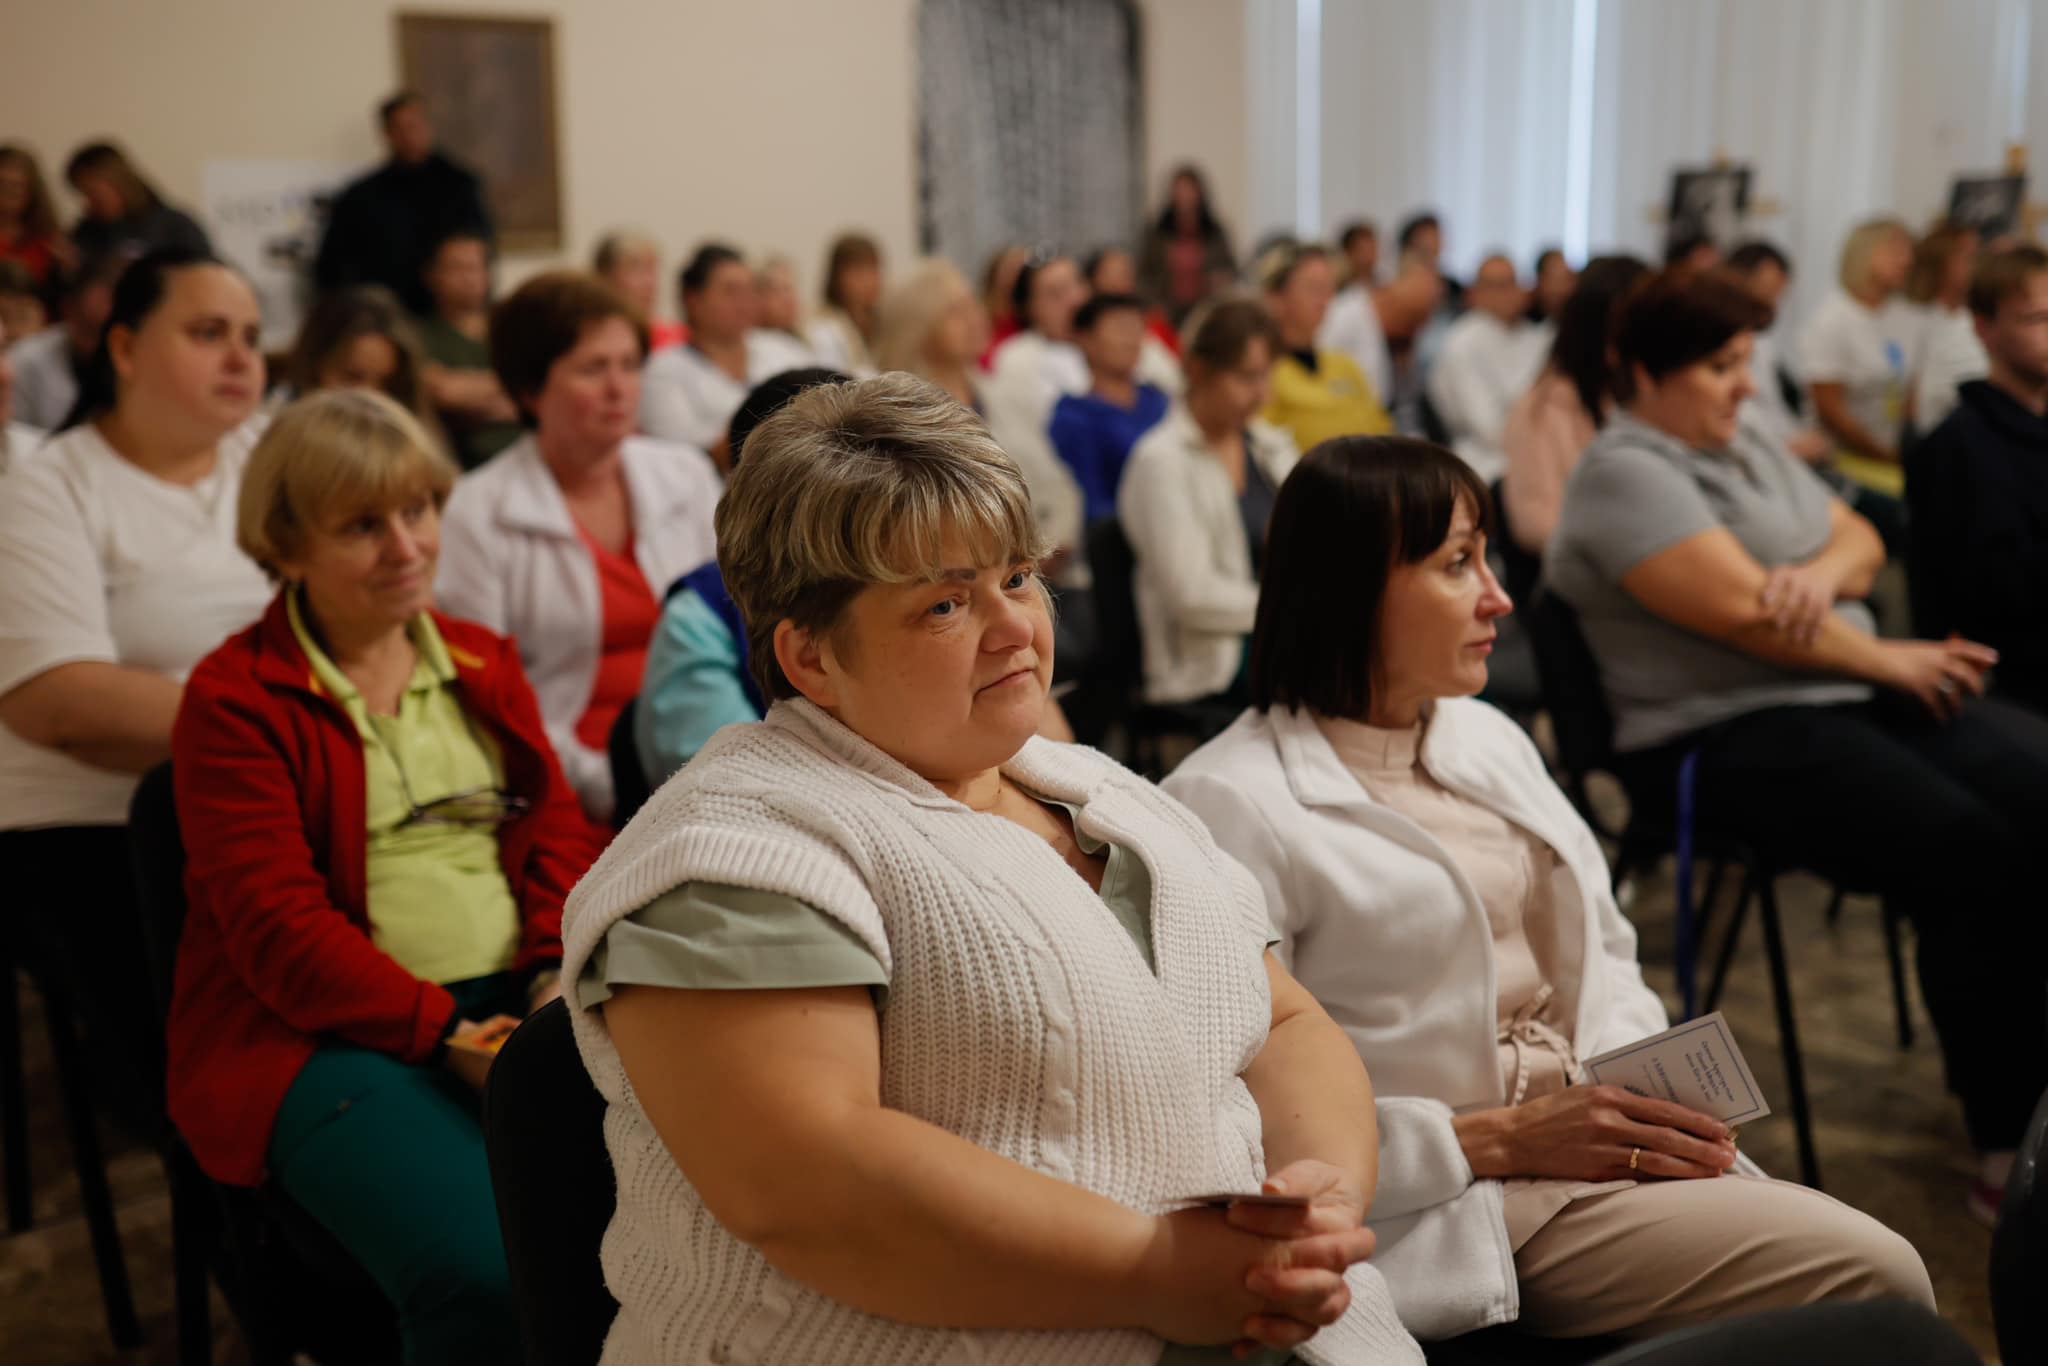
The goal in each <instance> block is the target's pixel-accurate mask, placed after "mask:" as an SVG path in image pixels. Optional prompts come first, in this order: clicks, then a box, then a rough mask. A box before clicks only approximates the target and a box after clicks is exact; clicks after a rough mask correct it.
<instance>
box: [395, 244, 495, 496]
mask: <svg viewBox="0 0 2048 1366" xmlns="http://www.w3.org/2000/svg"><path fill="white" fill-rule="evenodd" d="M426 285H427V297H428V299H429V300H430V301H431V302H430V304H429V307H428V311H427V312H426V313H425V314H424V315H423V316H422V317H421V319H420V344H421V346H422V348H423V349H424V350H425V352H426V358H427V366H426V372H425V378H426V383H427V390H428V392H429V393H430V394H431V395H432V396H433V402H434V407H435V409H436V411H437V412H438V413H439V414H440V418H441V422H442V424H443V425H444V426H446V427H447V429H448V434H449V436H450V437H451V438H452V440H453V442H454V454H455V459H456V462H457V463H458V464H460V465H461V466H462V468H464V469H465V470H473V469H475V468H477V467H478V466H479V465H482V464H483V463H484V462H485V461H486V460H489V459H490V458H491V457H492V456H494V455H496V454H497V453H498V452H499V451H502V450H504V449H505V448H506V447H507V446H509V445H511V444H512V443H513V442H515V441H517V440H518V439H519V408H518V405H517V404H515V403H514V402H513V401H512V398H511V396H510V395H509V394H507V393H506V392H505V387H504V386H503V385H502V384H500V383H498V377H497V376H496V375H495V374H493V373H492V372H491V244H490V240H489V239H488V238H486V237H485V236H484V235H483V232H482V230H480V229H477V228H462V229H458V230H457V231H455V232H453V233H451V234H449V235H448V236H447V237H445V238H443V239H442V240H441V241H440V242H438V243H436V244H435V246H434V248H433V249H432V251H430V252H429V253H428V255H427V266H426Z"/></svg>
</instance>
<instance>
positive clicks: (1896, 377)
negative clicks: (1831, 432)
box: [1799, 289, 1910, 446]
mask: <svg viewBox="0 0 2048 1366" xmlns="http://www.w3.org/2000/svg"><path fill="white" fill-rule="evenodd" d="M1907 366H1908V358H1907V355H1906V348H1905V344H1904V343H1903V342H1901V341H1900V340H1898V339H1897V338H1895V337H1887V336H1886V335H1885V329H1884V326H1883V323H1882V322H1881V320H1880V318H1879V315H1878V313H1877V312H1876V310H1874V309H1869V308H1865V307H1864V306H1863V305H1862V304H1860V303H1858V302H1857V301H1856V300H1854V299H1852V298H1850V297H1849V295H1848V293H1847V292H1846V291H1843V290H1840V289H1837V290H1835V291H1834V292H1833V293H1831V294H1829V295H1828V297H1827V298H1825V299H1823V300H1821V304H1820V307H1819V308H1816V309H1815V310H1814V311H1813V316H1812V317H1811V318H1808V319H1807V320H1806V326H1805V328H1803V329H1802V330H1801V331H1800V333H1799V372H1800V374H1801V375H1802V376H1803V377H1804V378H1805V380H1806V382H1807V383H1808V384H1839V385H1841V386H1843V388H1844V390H1845V391H1846V393H1847V395H1848V403H1849V415H1850V416H1851V417H1854V418H1855V419H1856V420H1857V421H1858V422H1860V423H1862V424H1863V426H1864V428H1865V429H1866V430H1867V431H1869V433H1870V434H1871V435H1872V436H1874V437H1876V438H1877V439H1878V440H1879V441H1882V442H1884V443H1885V444H1886V445H1891V446H1896V445H1897V444H1898V440H1899V427H1900V424H1901V423H1902V422H1903V421H1904V419H1905V413H1906V378H1907V375H1908V374H1909V373H1910V371H1909V370H1908V368H1907Z"/></svg>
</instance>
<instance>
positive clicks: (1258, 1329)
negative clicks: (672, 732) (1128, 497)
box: [564, 374, 1421, 1366]
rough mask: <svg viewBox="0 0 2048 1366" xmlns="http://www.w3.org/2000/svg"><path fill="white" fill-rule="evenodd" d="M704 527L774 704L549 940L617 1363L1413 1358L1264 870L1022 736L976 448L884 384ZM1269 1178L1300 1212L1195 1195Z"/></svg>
mask: <svg viewBox="0 0 2048 1366" xmlns="http://www.w3.org/2000/svg"><path fill="white" fill-rule="evenodd" d="M718 539H719V545H720V547H721V554H720V567H721V569H722V570H723V571H724V575H725V581H726V584H727V586H728V588H729V590H730V591H731V593H732V596H733V598H734V600H735V602H736V603H737V604H738V606H739V607H740V610H741V612H742V614H743V616H744V617H745V619H746V621H747V622H748V623H749V631H750V640H749V645H750V652H751V656H752V663H753V668H754V672H755V675H756V678H757V680H758V681H759V683H760V685H761V689H762V691H763V693H764V694H766V695H767V697H768V698H769V699H770V700H771V703H772V705H771V707H770V709H769V712H768V715H767V717H766V719H765V720H763V721H761V722H760V723H758V724H752V725H740V726H731V727H727V728H726V729H725V730H722V731H720V732H719V733H718V735H717V736H715V737H714V738H713V739H712V740H711V742H710V743H709V744H708V745H706V746H705V747H704V749H703V750H701V751H700V752H699V753H698V755H697V757H696V758H695V759H694V760H693V761H692V762H691V763H690V765H689V766H688V767H687V768H686V769H684V770H683V772H682V773H681V774H680V775H679V776H678V777H676V778H675V779H673V780H671V781H670V782H669V783H668V784H667V785H666V786H664V787H663V788H662V789H661V790H660V791H659V792H658V793H656V794H655V796H654V797H653V799H652V800H651V801H650V802H649V803H648V804H647V806H646V807H645V808H643V810H642V811H641V813H640V815H639V816H638V817H637V818H636V819H635V820H634V821H633V822H632V823H631V824H630V825H629V826H628V827H627V829H626V830H625V831H624V833H622V834H621V835H620V836H619V838H618V840H617V841H616V842H615V843H614V844H613V845H612V846H611V848H610V849H609V851H608V852H607V853H606V854H605V856H604V857H603V858H602V859H601V860H600V861H599V862H598V864H597V866H596V867H595V868H594V869H593V870H592V871H591V873H590V874H589V876H588V877H587V878H585V880H584V881H583V883H582V884H581V885H580V886H579V887H578V888H577V890H576V892H575V894H574V896H573V897H572V899H571V902H570V905H569V907H568V908H567V912H566V917H565V925H564V936H565V940H566V957H565V962H564V972H565V977H566V980H568V981H569V982H570V983H571V984H572V1002H573V1004H574V1005H575V1006H576V1007H577V1008H576V1011H575V1016H574V1018H575V1022H576V1034H577V1040H578V1043H579V1044H580V1046H581V1048H582V1051H583V1057H584V1060H585V1062H586V1064H587V1065H588V1067H589V1069H590V1072H591V1075H592V1077H593V1078H594V1079H595V1081H596V1083H597V1086H598V1089H599V1090H600V1091H601V1092H602V1093H603V1094H604V1096H605V1098H606V1100H607V1101H608V1102H609V1105H610V1114H609V1116H608V1118H607V1121H606V1125H605V1133H606V1139H607V1142H608V1145H609V1147H610V1150H611V1156H612V1162H613V1166H614V1168H615V1170H616V1173H617V1176H618V1183H619V1204H618V1211H617V1214H616V1215H615V1216H614V1218H613V1221H612V1225H611V1229H610V1232H609V1234H608V1235H607V1237H606V1239H605V1244H604V1262H605V1272H606V1278H607V1281H608V1282H609V1284H610V1286H611V1289H612V1292H613V1294H614V1295H616V1296H617V1297H618V1299H619V1302H620V1312H619V1316H618V1319H617V1321H616V1323H615V1324H614V1326H613V1328H612V1331H611V1336H610V1339H609V1341H608V1343H607V1346H606V1351H605V1357H604V1360H605V1361H606V1362H608V1363H623V1362H632V1363H641V1362H646V1363H682V1362H690V1363H695V1362H706V1361H731V1362H791V1363H795V1362H802V1363H806V1366H835V1364H836V1363H844V1364H845V1366H853V1364H854V1363H860V1364H861V1366H866V1363H873V1362H889V1363H907V1364H912V1366H914V1364H916V1363H931V1364H932V1366H938V1364H939V1363H954V1362H962V1361H968V1360H973V1361H977V1362H985V1363H990V1366H1035V1364H1036V1363H1046V1366H1052V1363H1101V1364H1102V1366H1149V1364H1150V1363H1154V1362H1160V1361H1172V1362H1194V1361H1204V1362H1206V1361H1228V1360H1230V1359H1231V1354H1232V1349H1233V1347H1234V1346H1239V1345H1242V1346H1243V1347H1244V1349H1245V1350H1246V1351H1248V1352H1250V1353H1252V1354H1253V1356H1254V1357H1255V1358H1256V1359H1259V1360H1277V1359H1279V1358H1280V1357H1284V1356H1285V1355H1286V1354H1287V1353H1288V1352H1289V1351H1293V1352H1295V1353H1297V1354H1298V1355H1299V1357H1300V1358H1301V1359H1303V1360H1306V1361H1311V1362H1318V1363H1366V1362H1372V1363H1382V1362H1388V1363H1401V1362H1410V1363H1414V1362H1420V1361H1421V1354H1420V1350H1419V1349H1418V1348H1417V1347H1416V1345H1415V1343H1414V1342H1413V1340H1412V1339H1411V1338H1409V1337H1408V1335H1407V1334H1406V1333H1405V1332H1404V1331H1403V1330H1402V1328H1401V1326H1400V1324H1399V1322H1398V1320H1397V1319H1396V1317H1395V1315H1394V1312H1393V1308H1392V1304H1391V1301H1390V1299H1389V1297H1388V1295H1387V1291H1386V1286H1385V1283H1384V1282H1383V1281H1382V1280H1381V1279H1380V1276H1379V1274H1378V1272H1377V1271H1376V1270H1374V1269H1373V1268H1372V1267H1371V1266H1370V1265H1368V1264H1367V1263H1366V1261H1365V1258H1366V1257H1367V1256H1368V1255H1369V1253H1370V1252H1371V1248H1372V1236H1371V1234H1370V1232H1369V1231H1367V1230H1365V1229H1363V1228H1362V1226H1361V1221H1362V1219H1363V1216H1364V1214H1365V1212H1366V1208H1367V1206H1368V1205H1369V1203H1370V1201H1371V1198H1372V1191H1373V1188H1374V1185H1375V1182H1376V1166H1377V1150H1378V1140H1377V1136H1376V1134H1375V1131H1374V1127H1373V1108H1372V1090H1371V1086H1370V1084H1369V1082H1368V1081H1367V1078H1366V1074H1365V1072H1364V1069H1363V1068H1362V1067H1361V1066H1360V1064H1359V1061H1358V1057H1357V1054H1356V1053H1355V1052H1354V1051H1353V1050H1352V1049H1351V1047H1350V1046H1349V1044H1348V1043H1347V1042H1346V1040H1345V1038H1344V1036H1343V1034H1342V1032H1341V1031H1340V1030H1338V1029H1337V1028H1336V1026H1335V1025H1333V1024H1332V1023H1331V1021H1330V1020H1329V1018H1328V1017H1327V1016H1326V1015H1325V1014H1324V1013H1323V1012H1322V1011H1321V1010H1320V1009H1319V1008H1318V1007H1317V1006H1316V1005H1315V1003H1314V1001H1313V1000H1312V999H1311V998H1310V997H1309V996H1308V994H1307V993H1306V992H1304V991H1303V990H1302V989H1301V988H1300V987H1299V986H1298V985H1296V984H1295V982H1294V980H1293V979H1292V978H1291V977H1289V976H1288V975H1287V973H1286V972H1285V971H1283V970H1281V969H1280V967H1279V966H1278V964H1277V963H1276V962H1275V961H1274V960H1273V959H1272V957H1271V956H1270V955H1269V954H1268V953H1267V951H1266V946H1267V944H1268V942H1269V939H1270V934H1269V930H1268V926H1267V921H1266V912H1265V904H1264V900H1263V898H1262V897H1261V895H1260V894H1259V891H1258V889H1257V887H1256V886H1254V885H1253V883H1252V881H1251V880H1250V879H1249V878H1248V877H1246V876H1245V874H1244V871H1243V870H1242V869H1241V868H1239V867H1238V866H1237V865H1236V864H1234V863H1232V862H1231V860H1229V859H1228V858H1226V857H1224V856H1223V855H1222V854H1221V853H1220V852H1219V851H1218V849H1217V848H1216V845H1215V844H1214V842H1213V841H1212V840H1210V838H1209V837H1208V835H1207V833H1206V832H1205V831H1204V830H1203V829H1202V827H1201V824H1200V822H1198V821H1196V820H1195V819H1193V817H1191V816H1190V815H1189V814H1188V813H1187V812H1185V811H1184V810H1182V809H1181V808H1180V807H1178V806H1176V805H1175V804H1174V803H1173V802H1171V801H1169V800H1167V799H1165V798H1164V797H1162V796H1161V795H1160V793H1159V792H1158V791H1157V790H1156V789H1154V788H1152V787H1151V786H1149V785H1148V784H1146V783H1144V782H1142V781H1140V780H1139V779H1137V778H1135V777H1133V776H1132V775H1131V774H1129V773H1128V772H1126V771H1124V770H1123V769H1121V768H1119V767H1118V766H1116V765H1115V764H1114V763H1112V762H1110V761H1109V760H1107V759H1104V758H1103V757H1101V756H1100V755H1098V754H1096V753H1094V752H1093V751H1090V750H1084V749H1080V748H1076V747H1073V746H1068V745H1060V744H1055V743H1052V742H1049V741H1046V740H1042V739H1036V738H1033V735H1032V732H1033V729H1034V728H1035V727H1036V726H1037V724H1038V719H1039V714H1040V710H1041V708H1042V706H1043V703H1044V698H1045V689H1046V685H1047V681H1048V680H1049V678H1050V677H1051V673H1052V662H1053V661H1052V623H1051V621H1050V619H1049V617H1048V613H1047V607H1046V600H1045V597H1044V594H1043V592H1042V591H1041V588H1040V586H1039V583H1038V581H1037V579H1036V577H1035V575H1034V572H1033V557H1034V555H1035V552H1036V549H1037V546H1036V541H1037V537H1036V533H1035V532H1034V530H1033V524H1032V520H1031V511H1030V500H1029V495H1028V494H1027V492H1026V490H1025V487H1024V482H1023V479H1022V478H1021V477H1020V476H1019V474H1018V473H1017V469H1016V466H1015V465H1013V464H1012V463H1011V462H1010V460H1009V458H1008V457H1007V456H1006V455H1004V454H1003V452H1002V450H1001V449H1000V448H999V447H997V446H996V445H995V443H994V442H993V441H992V440H991V439H990V438H989V436H988V433H987V431H986V429H985V428H983V427H982V426H981V424H980V423H979V422H978V421H977V420H976V419H975V417H974V415H973V414H972V413H971V412H970V411H968V410H967V409H966V408H963V407H961V406H960V405H959V404H957V403H956V402H954V401H953V400H952V399H950V398H949V397H947V396H946V395H945V394H944V393H942V392H941V391H940V390H938V389H937V388H936V387H934V386H932V385H929V384H927V383H925V382H924V381H922V380H917V379H913V378H911V377H910V376H907V375H896V374H890V375H884V376H882V377H880V378H879V379H873V380H867V381H863V382H860V383H857V384H847V385H835V386H826V387H821V388H818V389H814V390H812V391H810V392H808V393H806V394H804V395H802V396H801V397H799V398H797V399H796V400H795V401H793V402H792V403H791V404H790V405H789V407H788V408H786V409H785V410H784V411H783V412H781V413H780V414H778V415H777V416H775V417H773V418H771V419H769V420H768V421H767V422H764V423H763V424H762V425H761V426H760V427H759V428H757V429H756V431H755V432H754V434H753V436H752V437H751V438H750V439H749V441H748V446H747V459H746V462H745V463H744V464H743V465H742V466H741V467H740V470H739V472H738V474H737V475H736V476H735V477H734V480H733V483H732V486H731V488H730V489H729V491H728V492H727V494H726V497H725V500H724V502H723V503H722V504H721V507H720V511H719V514H718ZM1262 1189H1263V1190H1264V1191H1265V1192H1267V1193H1269V1194H1284V1195H1290V1196H1297V1197H1306V1203H1305V1204H1303V1205H1299V1206H1297V1207H1284V1206H1270V1205H1269V1206H1264V1207H1260V1206H1254V1205H1250V1204H1245V1203H1236V1204H1233V1205H1231V1206H1230V1207H1229V1208H1227V1209H1222V1208H1214V1207H1194V1208H1189V1207H1187V1205H1188V1202H1189V1199H1190V1197H1198V1196H1204V1195H1207V1194H1210V1193H1212V1192H1236V1193H1246V1192H1256V1191H1260V1190H1262ZM1283 1268H1285V1269H1283ZM1170 1344H1173V1345H1170Z"/></svg>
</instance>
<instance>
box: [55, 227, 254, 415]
mask: <svg viewBox="0 0 2048 1366" xmlns="http://www.w3.org/2000/svg"><path fill="white" fill-rule="evenodd" d="M197 266H223V267H225V268H226V269H233V267H231V266H226V265H225V263H224V262H223V261H222V260H221V259H220V258H219V257H217V256H215V255H214V254H213V253H212V252H210V251H199V250H197V249H195V248H192V247H159V248H157V249H156V250H155V251H152V252H148V253H146V254H145V255H143V256H140V257H137V258H136V259H135V260H134V261H132V262H130V263H129V265H128V266H127V268H126V269H124V270H122V272H121V273H120V276H119V277H118V278H117V279H116V280H115V281H114V302H113V307H112V308H111V309H110V310H109V312H108V314H107V321H106V325H105V326H104V327H102V328H101V329H100V339H99V343H98V344H97V345H96V346H94V347H93V350H92V359H90V360H88V361H87V362H86V363H85V369H84V370H82V371H80V372H79V376H78V398H77V400H76V401H75V402H73V403H72V405H71V411H70V412H68V413H66V414H65V415H64V420H63V421H62V422H60V423H58V424H57V430H58V431H60V432H63V431H69V430H70V429H71V428H73V427H81V426H84V425H85V424H86V423H88V422H92V421H94V420H96V419H98V418H101V417H104V416H105V415H106V414H108V413H110V412H112V411H113V409H114V403H115V401H116V400H117V399H118V398H119V397H120V383H119V381H118V379H117V378H116V376H115V374H114V357H113V355H112V353H111V352H110V351H109V350H108V349H107V337H108V335H109V334H110V333H112V332H113V330H114V329H115V328H117V327H125V328H128V329H129V330H130V331H133V330H134V329H135V328H138V327H140V326H142V324H143V323H145V322H147V321H148V320H149V316H150V315H151V314H152V313H155V312H156V311H157V309H158V308H159V307H161V306H162V304H163V301H164V295H165V294H166V293H168V292H169V289H170V282H171V277H172V276H173V275H176V274H178V273H180V272H181V271H187V270H191V269H193V268H194V267H197Z"/></svg>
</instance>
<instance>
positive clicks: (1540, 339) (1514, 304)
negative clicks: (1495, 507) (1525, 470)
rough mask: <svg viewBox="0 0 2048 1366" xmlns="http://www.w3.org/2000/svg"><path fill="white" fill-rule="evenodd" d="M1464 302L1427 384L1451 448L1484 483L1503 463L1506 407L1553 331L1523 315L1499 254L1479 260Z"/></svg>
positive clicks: (1537, 364) (1524, 301)
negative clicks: (1447, 434) (1464, 304)
mask: <svg viewBox="0 0 2048 1366" xmlns="http://www.w3.org/2000/svg"><path fill="white" fill-rule="evenodd" d="M1465 303H1466V305H1467V307H1466V309H1465V311H1464V313H1463V314H1461V315H1460V316H1459V318H1458V320H1457V321H1456V322H1454V323H1452V324H1451V325H1450V327H1448V328H1447V329H1445V331H1444V339H1443V345H1442V346H1441V347H1440V348H1439V349H1438V351H1437V354H1436V361H1435V363H1434V364H1433V365H1431V366H1430V369H1429V379H1428V385H1427V387H1428V391H1429V401H1430V403H1431V404H1433V405H1434V406H1435V408H1436V414H1437V416H1438V417H1439V418H1441V419H1442V420H1443V424H1444V428H1445V430H1446V431H1448V432H1449V434H1450V437H1451V444H1452V446H1453V448H1454V449H1455V450H1456V451H1457V452H1458V455H1459V457H1460V458H1461V459H1463V460H1464V462H1465V463H1466V464H1468V465H1470V466H1471V467H1472V468H1473V469H1474V470H1475V471H1477V472H1478V475H1479V478H1480V480H1481V481H1482V482H1484V483H1489V484H1490V483H1492V482H1493V481H1494V480H1496V479H1498V478H1500V477H1501V472H1502V470H1503V469H1505V468H1506V464H1507V459H1506V457H1505V456H1504V455H1503V454H1502V453H1501V433H1502V430H1503V428H1505V427H1506V425H1507V420H1508V413H1509V411H1510V410H1511V409H1513V408H1514V406H1515V401H1516V400H1517V399H1519V398H1520V397H1521V396H1522V395H1523V394H1524V393H1526V392H1528V389H1529V386H1530V384H1532V383H1533V382H1534V381H1535V379H1536V377H1537V375H1538V374H1540V373H1541V371H1542V368H1543V363H1544V357H1545V354H1546V350H1547V348H1548V346H1549V339H1550V337H1551V336H1552V335H1553V334H1554V329H1552V328H1550V327H1547V326H1545V325H1543V324H1541V323H1533V322H1531V321H1529V318H1528V312H1529V291H1528V290H1526V289H1523V288H1522V285H1521V282H1520V281H1518V280H1517V279H1516V278H1515V263H1514V262H1513V261H1510V260H1509V259H1508V258H1507V257H1505V256H1489V257H1487V258H1486V259H1485V260H1484V261H1482V262H1480V263H1479V270H1478V273H1477V274H1475V275H1474V276H1473V277H1472V285H1471V288H1469V289H1467V290H1466V291H1465Z"/></svg>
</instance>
